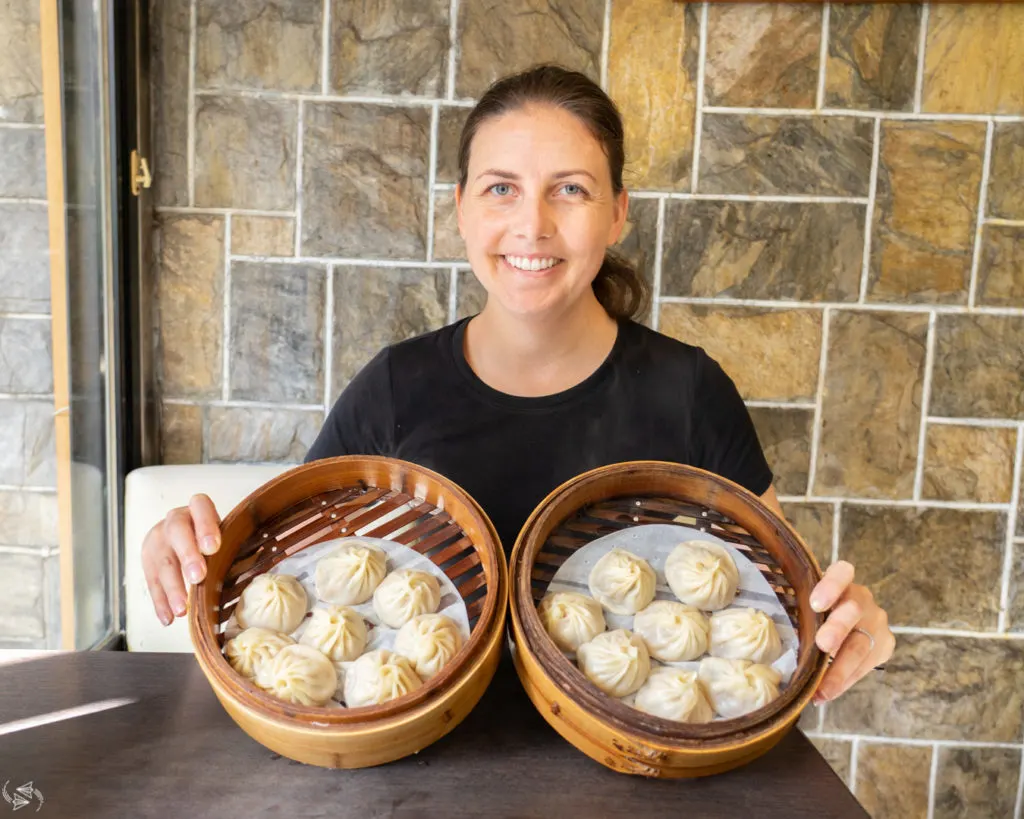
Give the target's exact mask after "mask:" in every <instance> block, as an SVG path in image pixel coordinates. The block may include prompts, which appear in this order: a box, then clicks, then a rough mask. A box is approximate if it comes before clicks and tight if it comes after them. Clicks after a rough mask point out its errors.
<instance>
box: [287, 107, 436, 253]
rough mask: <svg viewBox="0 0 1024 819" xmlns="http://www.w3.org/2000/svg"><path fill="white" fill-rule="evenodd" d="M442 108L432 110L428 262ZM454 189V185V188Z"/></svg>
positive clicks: (429, 159)
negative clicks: (438, 132) (438, 133)
mask: <svg viewBox="0 0 1024 819" xmlns="http://www.w3.org/2000/svg"><path fill="white" fill-rule="evenodd" d="M440 116H441V112H440V106H439V105H438V104H437V103H436V102H435V103H434V107H433V108H431V109H430V153H429V155H428V158H427V261H428V262H432V261H433V260H434V182H435V180H436V179H437V131H438V128H440ZM452 187H454V185H453V186H452ZM296 255H298V254H296Z"/></svg>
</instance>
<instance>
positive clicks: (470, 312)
mask: <svg viewBox="0 0 1024 819" xmlns="http://www.w3.org/2000/svg"><path fill="white" fill-rule="evenodd" d="M455 297H456V318H460V319H461V318H466V317H467V316H475V315H476V314H477V313H479V312H480V311H481V310H483V309H484V304H486V303H487V291H486V290H484V286H483V285H482V284H480V280H479V279H478V278H477V277H476V276H474V275H473V271H472V270H460V271H459V278H458V283H457V286H456V290H455Z"/></svg>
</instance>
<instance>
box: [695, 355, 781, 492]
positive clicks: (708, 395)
mask: <svg viewBox="0 0 1024 819" xmlns="http://www.w3.org/2000/svg"><path fill="white" fill-rule="evenodd" d="M694 389H695V393H694V413H695V415H694V423H693V439H694V440H693V448H694V452H695V454H696V458H695V461H696V462H695V464H694V466H697V467H700V468H701V469H706V470H708V471H709V472H714V473H716V474H718V475H721V476H722V477H724V478H728V479H729V480H730V481H733V482H734V483H738V484H739V485H740V486H742V487H744V488H746V489H749V490H750V491H751V492H753V493H754V494H755V495H759V496H760V495H763V494H764V493H765V492H767V491H768V488H769V487H770V486H771V485H772V479H773V477H774V476H773V475H772V470H771V468H770V467H769V466H768V461H767V460H766V459H765V457H764V451H763V450H762V449H761V443H760V441H758V439H757V432H756V431H755V430H754V422H753V421H752V420H751V418H750V413H749V412H748V411H747V407H746V404H744V403H743V399H742V398H741V397H740V393H739V390H737V389H736V385H735V384H734V383H733V381H732V379H731V378H729V376H728V375H726V373H725V370H723V369H722V368H721V367H720V366H719V364H718V362H717V361H715V360H714V359H713V358H710V357H709V356H708V355H706V354H705V353H703V352H702V353H701V355H700V357H699V359H698V363H697V377H696V379H695V381H694Z"/></svg>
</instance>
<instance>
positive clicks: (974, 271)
mask: <svg viewBox="0 0 1024 819" xmlns="http://www.w3.org/2000/svg"><path fill="white" fill-rule="evenodd" d="M994 133H995V125H994V123H993V122H992V120H989V122H988V127H987V128H986V129H985V155H984V157H983V158H982V161H981V190H980V191H979V192H978V215H977V217H976V218H975V220H974V253H973V254H971V283H970V287H969V288H968V291H967V306H968V307H974V302H975V299H976V298H977V293H978V266H979V264H980V263H981V243H982V237H983V233H984V227H985V209H986V207H987V206H988V179H989V174H990V173H991V168H992V137H993V134H994Z"/></svg>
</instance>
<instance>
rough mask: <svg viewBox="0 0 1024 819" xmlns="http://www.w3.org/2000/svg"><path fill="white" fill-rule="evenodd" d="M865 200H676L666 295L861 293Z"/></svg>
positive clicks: (826, 296)
mask: <svg viewBox="0 0 1024 819" xmlns="http://www.w3.org/2000/svg"><path fill="white" fill-rule="evenodd" d="M864 211H865V206H864V205H852V204H797V203H788V202H787V203H783V202H713V201H675V202H668V203H667V205H666V211H665V247H664V251H663V257H662V266H661V282H662V291H663V294H664V295H666V296H702V297H727V298H742V299H786V300H794V301H856V300H857V298H858V295H859V293H860V277H861V267H862V264H863V257H864Z"/></svg>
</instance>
